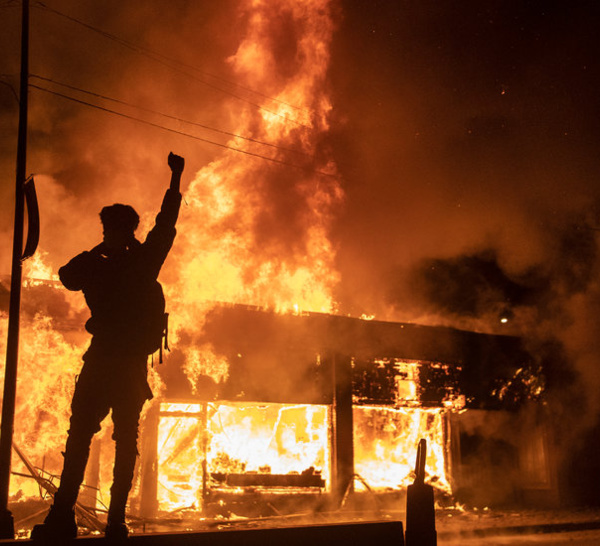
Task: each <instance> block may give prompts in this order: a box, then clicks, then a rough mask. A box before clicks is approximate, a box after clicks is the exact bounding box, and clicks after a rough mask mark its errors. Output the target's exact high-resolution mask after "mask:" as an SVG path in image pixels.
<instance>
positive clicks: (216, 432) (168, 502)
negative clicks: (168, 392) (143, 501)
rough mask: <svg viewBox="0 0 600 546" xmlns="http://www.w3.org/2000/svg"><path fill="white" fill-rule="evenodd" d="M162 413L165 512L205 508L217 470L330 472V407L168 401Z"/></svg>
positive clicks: (161, 472) (161, 465) (161, 473)
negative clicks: (206, 492) (205, 492)
mask: <svg viewBox="0 0 600 546" xmlns="http://www.w3.org/2000/svg"><path fill="white" fill-rule="evenodd" d="M161 416H162V417H161V420H160V425H159V434H158V446H159V449H158V452H159V461H158V468H159V477H158V483H159V493H158V496H159V508H160V509H161V510H165V511H173V510H176V509H182V508H192V507H193V508H196V509H198V508H199V507H202V502H203V501H202V491H203V490H204V489H205V484H206V482H207V481H208V480H210V479H211V474H214V473H225V474H229V473H242V472H254V473H258V472H262V473H268V474H289V473H301V472H303V471H305V470H307V469H309V468H311V467H312V468H314V469H315V470H317V471H320V472H322V473H323V474H324V475H327V474H328V473H329V437H328V434H329V432H328V430H329V428H328V423H329V410H328V408H327V407H326V406H306V405H289V404H240V403H234V402H213V403H205V404H179V403H164V404H163V405H162V408H161ZM213 486H214V484H213Z"/></svg>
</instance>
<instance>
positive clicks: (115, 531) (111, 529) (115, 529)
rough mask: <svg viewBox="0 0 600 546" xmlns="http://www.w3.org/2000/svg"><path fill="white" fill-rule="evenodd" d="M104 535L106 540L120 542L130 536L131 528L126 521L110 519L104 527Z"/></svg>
mask: <svg viewBox="0 0 600 546" xmlns="http://www.w3.org/2000/svg"><path fill="white" fill-rule="evenodd" d="M104 536H105V537H106V540H110V541H112V542H120V541H122V540H125V539H126V538H127V537H128V536H129V529H128V528H127V525H126V524H125V522H124V521H111V520H110V519H109V520H108V523H107V524H106V528H105V529H104Z"/></svg>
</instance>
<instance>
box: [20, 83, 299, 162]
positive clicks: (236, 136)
mask: <svg viewBox="0 0 600 546" xmlns="http://www.w3.org/2000/svg"><path fill="white" fill-rule="evenodd" d="M30 76H31V77H32V78H36V79H39V80H43V81H46V82H50V83H53V84H56V85H60V86H62V87H66V88H67V89H71V90H73V91H79V92H80V93H85V94H87V95H91V96H93V97H97V98H100V99H104V100H108V101H111V102H116V103H117V104H123V105H124V106H129V107H130V108H137V109H138V110H142V111H144V112H149V113H151V114H156V115H158V116H163V117H165V118H167V119H171V120H173V121H177V122H180V123H187V124H189V125H194V126H196V127H201V128H202V129H206V130H208V131H214V132H216V133H221V134H223V135H227V136H230V137H234V138H241V139H243V140H247V141H249V142H254V143H255V144H260V145H262V146H269V147H270V148H275V149H277V150H282V151H285V152H291V153H295V154H299V155H304V156H307V157H310V155H309V154H307V153H306V152H303V151H300V150H293V149H292V148H285V147H283V146H277V145H276V144H272V143H270V142H264V141H262V140H258V139H255V138H252V137H246V136H242V135H238V134H236V133H231V132H229V131H224V130H222V129H217V128H215V127H210V126H208V125H203V124H202V123H198V122H195V121H190V120H187V119H183V118H179V117H176V116H172V115H170V114H165V113H164V112H159V111H157V110H152V109H151V108H146V107H144V106H138V105H136V104H131V103H130V102H126V101H124V100H120V99H115V98H113V97H107V96H106V95H101V94H99V93H94V92H93V91H86V90H85V89H81V88H80V87H75V86H74V85H69V84H67V83H63V82H59V81H56V80H53V79H51V78H46V77H44V76H39V75H37V74H30Z"/></svg>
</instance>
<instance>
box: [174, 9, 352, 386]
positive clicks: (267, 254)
mask: <svg viewBox="0 0 600 546" xmlns="http://www.w3.org/2000/svg"><path fill="white" fill-rule="evenodd" d="M242 10H243V11H244V12H245V15H247V21H248V23H247V28H246V30H245V35H244V38H243V39H242V41H241V43H240V45H239V47H238V49H237V52H236V53H235V54H234V55H233V56H232V57H231V58H230V59H229V61H228V62H229V64H230V66H231V68H232V70H233V71H234V73H235V74H236V78H237V81H238V82H239V83H240V84H242V85H244V86H246V87H249V88H255V89H261V90H266V91H267V92H268V93H269V94H270V95H271V97H272V99H269V98H263V99H262V103H261V104H260V106H261V109H259V110H257V109H252V110H248V109H247V108H244V109H243V110H241V109H240V108H241V107H240V106H238V105H234V104H232V106H231V108H232V116H233V115H235V118H236V119H237V120H238V126H237V127H236V128H235V130H234V131H233V132H234V133H236V134H240V135H245V136H249V137H251V138H254V139H257V140H261V141H268V142H269V143H271V144H273V145H275V146H277V148H270V149H269V150H268V152H265V149H264V147H260V146H259V145H258V144H256V143H250V144H248V143H246V144H244V146H246V148H245V149H246V150H247V151H249V152H252V153H260V154H261V155H265V154H268V155H269V156H270V157H272V158H273V159H275V160H276V161H282V162H284V163H285V164H284V165H278V164H273V163H269V162H266V161H264V160H262V159H259V158H256V157H253V156H249V155H244V154H240V153H237V152H235V151H227V152H226V153H224V154H223V155H222V156H221V157H219V158H218V159H216V160H215V161H213V162H212V163H211V164H209V165H207V166H206V167H205V168H203V169H202V170H201V171H200V172H198V173H197V174H196V176H195V178H194V180H192V182H191V183H190V184H189V186H188V188H187V189H186V191H185V201H186V203H187V206H184V207H183V210H182V213H181V217H180V221H179V223H178V232H179V235H178V239H177V240H176V243H175V247H174V248H173V251H172V256H171V257H170V258H169V262H168V264H167V268H168V269H169V272H168V273H167V275H168V276H169V277H171V278H173V279H175V280H174V282H172V283H170V284H169V286H167V295H168V301H169V306H170V308H171V310H172V316H173V319H174V320H173V338H174V341H175V342H177V340H178V339H180V338H181V336H182V335H183V334H184V333H185V334H186V335H192V336H194V335H197V334H198V332H199V331H200V330H201V328H202V325H203V323H204V316H205V313H206V312H207V311H209V310H210V309H211V308H212V305H213V304H212V303H210V302H230V303H245V304H251V305H255V306H259V307H266V308H270V309H275V310H277V311H280V312H292V311H293V312H296V313H299V312H301V311H319V312H333V311H334V310H335V308H336V304H335V302H334V299H333V291H334V289H335V287H336V285H337V282H338V280H339V276H338V273H337V271H336V269H335V266H334V260H335V252H334V249H333V245H332V244H331V241H330V240H329V231H330V228H331V223H332V220H333V216H334V212H335V209H336V207H337V206H338V205H339V203H340V202H341V200H342V190H341V187H340V184H339V180H338V179H337V178H336V177H335V176H334V175H335V166H334V165H333V164H332V163H331V161H329V160H327V159H322V160H319V161H316V160H315V159H314V157H315V154H316V152H317V142H318V140H319V138H320V135H321V134H322V133H323V132H324V131H326V130H327V128H328V121H327V116H328V114H329V112H330V110H331V105H330V102H329V99H328V97H327V95H326V92H325V89H326V87H325V79H326V73H327V68H328V60H329V54H328V49H329V42H330V41H331V35H332V31H333V22H332V18H331V15H330V13H329V10H330V6H329V2H328V1H327V0H304V1H302V2H296V1H280V2H276V3H274V2H261V1H253V2H247V3H246V4H244V6H243V7H242ZM282 19H283V20H285V21H288V23H289V24H291V25H292V26H293V28H294V29H295V32H298V33H299V35H298V36H297V37H296V40H295V42H294V47H295V48H296V52H295V55H294V58H293V59H290V60H289V61H288V64H289V65H292V66H291V67H290V66H286V70H285V72H284V71H283V70H282V66H281V64H282V62H283V61H282V60H281V59H278V44H277V43H275V39H274V35H275V33H276V32H278V31H279V28H278V27H279V25H280V24H281V20H282ZM292 105H293V106H292ZM229 144H230V145H231V146H233V147H237V146H239V143H237V142H236V141H235V139H234V140H232V141H231V142H230V143H229ZM288 150H295V151H296V153H294V154H290V153H289V152H288ZM290 164H294V165H296V166H299V167H301V168H300V169H298V168H296V167H294V166H290ZM325 169H326V170H327V172H328V173H330V174H331V176H325V175H323V174H320V173H317V172H315V171H317V170H321V171H322V170H325ZM201 352H202V353H203V354H200V353H201ZM210 353H211V349H210V347H208V346H205V347H203V348H201V349H200V348H195V349H194V350H193V351H192V352H190V353H188V354H187V357H186V358H187V361H186V364H185V366H184V367H185V370H186V372H187V374H188V377H189V378H190V382H191V383H192V385H193V384H194V378H195V377H197V376H198V374H204V375H211V376H212V377H213V378H214V379H215V380H216V381H219V380H220V379H222V378H223V377H225V376H226V375H227V371H226V365H224V363H223V362H222V361H221V362H220V363H219V364H218V365H216V366H215V365H213V364H210V363H215V362H217V361H218V360H219V357H217V356H216V355H213V354H210Z"/></svg>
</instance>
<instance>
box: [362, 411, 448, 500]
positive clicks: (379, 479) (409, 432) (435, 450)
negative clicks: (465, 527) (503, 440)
mask: <svg viewBox="0 0 600 546" xmlns="http://www.w3.org/2000/svg"><path fill="white" fill-rule="evenodd" d="M445 417H446V411H445V410H443V409H442V408H397V409H396V408H383V407H375V406H371V407H369V406H361V407H355V408H354V423H355V434H354V450H355V467H356V472H357V474H359V475H360V477H361V478H362V479H363V480H364V481H365V482H366V483H367V484H368V485H369V487H371V489H375V490H378V489H379V490H381V489H384V490H385V489H387V490H395V489H396V490H397V489H400V488H404V487H406V486H407V485H409V484H410V483H412V480H413V479H414V468H415V454H416V450H417V444H418V443H419V440H420V439H421V438H425V439H426V440H427V445H428V453H427V460H426V464H425V473H426V476H427V478H426V479H427V481H428V482H430V483H431V484H432V485H435V486H436V487H437V488H438V489H440V490H442V491H444V492H446V493H449V494H450V493H451V487H450V483H449V481H448V477H447V471H446V464H447V463H446V461H447V455H446V453H447V450H448V438H446V437H445V435H444V431H445V430H446V426H445V423H444V420H445ZM359 487H360V486H359ZM359 487H357V488H359Z"/></svg>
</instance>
